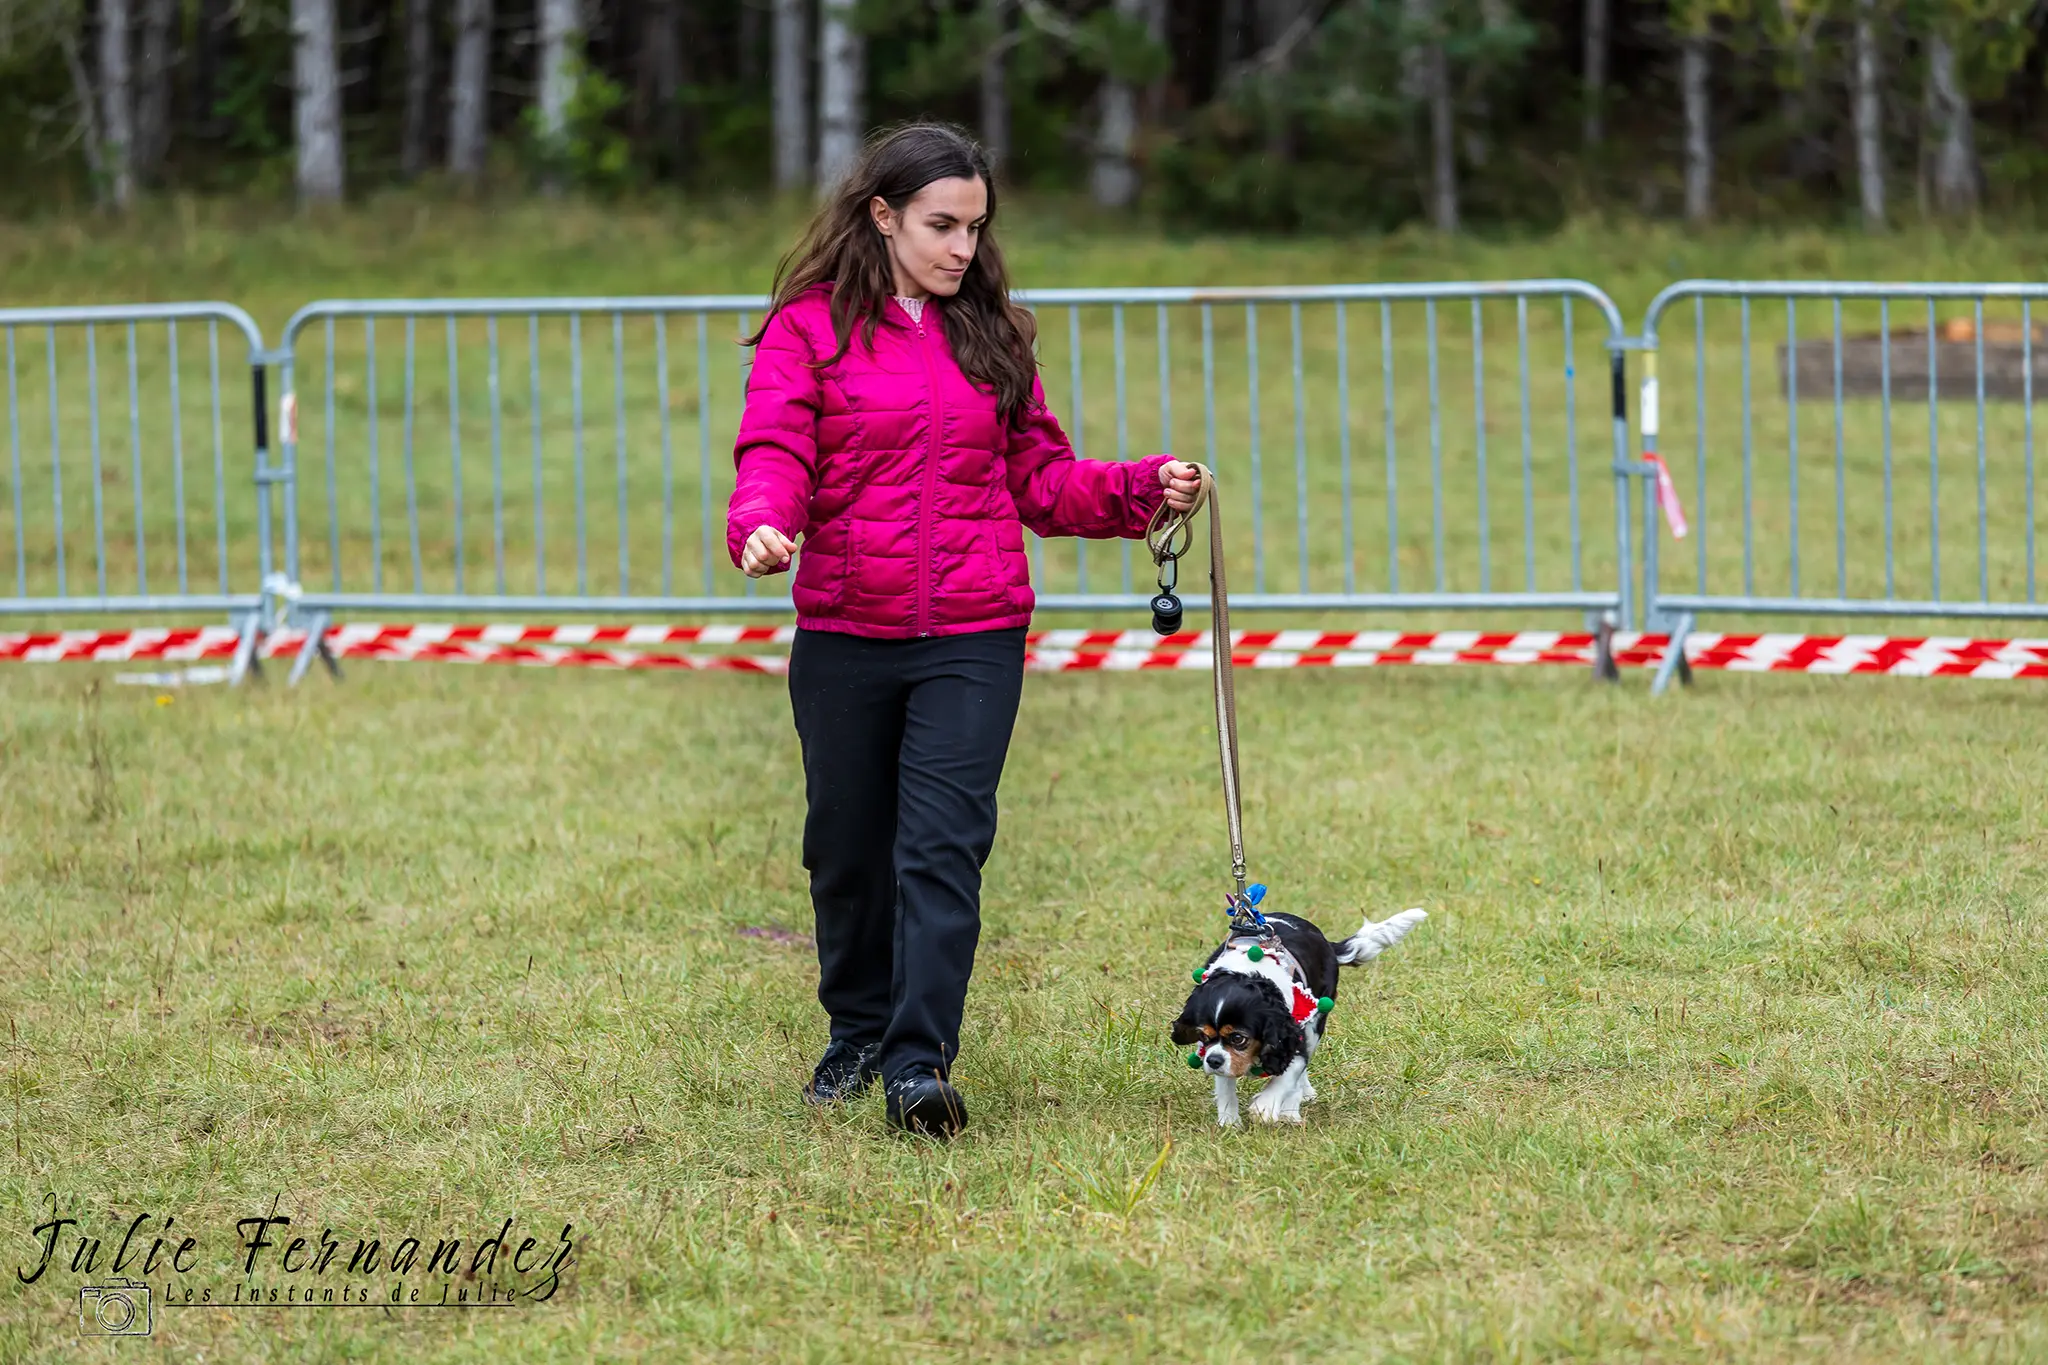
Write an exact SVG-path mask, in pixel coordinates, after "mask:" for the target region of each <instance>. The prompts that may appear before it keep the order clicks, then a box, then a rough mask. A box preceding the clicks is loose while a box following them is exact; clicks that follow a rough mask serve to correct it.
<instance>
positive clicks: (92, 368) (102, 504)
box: [85, 322, 107, 597]
mask: <svg viewBox="0 0 2048 1365" xmlns="http://www.w3.org/2000/svg"><path fill="white" fill-rule="evenodd" d="M95 333H96V329H95V328H94V327H93V325H92V324H91V323H89V322H88V323H87V324H86V325H85V395H86V414H87V417H88V420H89V428H90V436H91V441H92V559H93V570H94V576H95V578H96V580H97V581H98V583H99V590H100V596H102V597H105V596H106V595H107V522H106V500H105V498H104V497H103V496H102V495H101V491H100V490H101V489H102V488H103V487H104V486H105V483H106V480H105V478H104V476H103V475H102V474H101V473H100V358H99V340H98V337H97V336H96V334H95Z"/></svg>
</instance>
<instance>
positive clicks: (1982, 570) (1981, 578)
mask: <svg viewBox="0 0 2048 1365" xmlns="http://www.w3.org/2000/svg"><path fill="white" fill-rule="evenodd" d="M1975 321H1976V324H1977V600H1978V601H1980V602H1989V601H1990V600H1991V560H1990V554H1991V545H1990V541H1989V539H1988V537H1987V532H1986V529H1985V526H1986V521H1987V518H1988V516H1989V512H1988V510H1987V509H1986V507H1985V506H1984V300H1983V298H1982V297H1981V296H1980V297H1979V298H1978V299H1977V311H1976V318H1975Z"/></svg>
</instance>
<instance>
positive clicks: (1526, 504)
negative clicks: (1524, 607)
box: [1515, 294, 1536, 592]
mask: <svg viewBox="0 0 2048 1365" xmlns="http://www.w3.org/2000/svg"><path fill="white" fill-rule="evenodd" d="M1515 365H1516V369H1517V371H1518V372H1519V374H1520V382H1521V388H1522V556H1523V560H1524V566H1523V567H1524V573H1523V579H1522V581H1523V583H1524V585H1525V588H1524V591H1527V592H1534V591H1536V471H1535V467H1534V465H1535V451H1534V449H1533V448H1532V447H1531V444H1530V441H1531V438H1530V434H1529V296H1528V295H1527V294H1517V295H1515Z"/></svg>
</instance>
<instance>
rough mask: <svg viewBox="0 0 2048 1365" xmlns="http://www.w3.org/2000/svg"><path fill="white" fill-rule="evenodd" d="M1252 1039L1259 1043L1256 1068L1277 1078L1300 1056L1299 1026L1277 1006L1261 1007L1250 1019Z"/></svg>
mask: <svg viewBox="0 0 2048 1365" xmlns="http://www.w3.org/2000/svg"><path fill="white" fill-rule="evenodd" d="M1251 1032H1252V1036H1253V1037H1254V1038H1257V1039H1258V1040H1259V1066H1260V1067H1261V1068H1263V1069H1264V1070H1265V1072H1266V1074H1267V1075H1269V1076H1277V1075H1279V1074H1280V1073H1281V1072H1283V1071H1285V1070H1286V1069H1287V1067H1288V1064H1289V1063H1291V1062H1292V1061H1293V1060H1294V1059H1295V1058H1296V1057H1298V1056H1300V1055H1301V1025H1299V1024H1297V1023H1295V1022H1294V1016H1293V1015H1292V1014H1289V1013H1288V1012H1287V1011H1286V1010H1284V1009H1282V1008H1280V1007H1279V1006H1278V1005H1273V1004H1268V1005H1265V1006H1262V1007H1261V1008H1260V1010H1259V1012H1258V1013H1257V1014H1255V1015H1253V1016H1252V1030H1251Z"/></svg>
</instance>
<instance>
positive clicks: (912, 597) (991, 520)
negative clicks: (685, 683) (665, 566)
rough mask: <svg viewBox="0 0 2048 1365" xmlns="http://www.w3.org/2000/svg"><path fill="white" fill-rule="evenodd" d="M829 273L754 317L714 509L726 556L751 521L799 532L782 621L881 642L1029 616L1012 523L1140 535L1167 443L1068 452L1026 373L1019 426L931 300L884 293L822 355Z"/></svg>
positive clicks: (1052, 532) (1074, 532)
mask: <svg viewBox="0 0 2048 1365" xmlns="http://www.w3.org/2000/svg"><path fill="white" fill-rule="evenodd" d="M829 298H830V288H829V286H824V285H821V286H819V287H818V288H816V289H813V290H811V291H809V292H807V293H805V294H803V295H801V296H800V297H798V298H797V299H796V300H795V301H794V302H792V303H791V304H790V305H789V306H788V307H787V308H785V309H783V310H782V311H781V312H780V313H778V314H776V315H775V317H774V319H773V320H772V321H770V323H769V324H768V330H767V333H766V335H764V336H763V337H762V338H761V344H760V346H759V347H758V348H757V349H756V352H755V356H754V369H753V375H752V378H751V379H750V380H749V382H748V384H747V407H746V415H745V416H744V417H743V418H742V419H741V422H740V435H739V442H738V444H737V445H736V446H735V447H734V450H733V459H734V461H735V463H736V464H737V465H738V471H739V480H738V486H737V487H735V488H734V489H733V495H732V503H731V505H730V507H729V508H728V510H727V513H726V543H727V548H728V549H729V550H730V551H731V554H732V559H733V563H734V564H736V565H737V564H738V563H739V561H740V551H741V549H742V548H743V547H744V546H745V545H746V542H747V538H748V537H749V536H751V535H752V534H753V533H754V531H755V530H756V529H757V528H758V527H761V526H773V527H775V528H776V529H778V530H780V531H781V532H782V533H783V534H784V535H787V536H789V537H791V538H792V539H795V538H797V537H799V536H801V537H802V540H803V544H802V548H801V550H800V551H799V553H798V555H797V568H796V583H795V585H794V588H793V590H792V592H793V596H794V597H795V600H796V611H797V624H798V625H799V626H800V627H802V628H804V629H807V630H831V631H842V632H845V633H848V634H852V635H866V636H873V637H879V638H885V639H907V638H912V637H917V636H925V635H957V634H964V633H966V632H968V631H977V630H1001V629H1005V628H1008V627H1012V626H1022V625H1025V624H1028V623H1029V622H1030V620H1031V609H1032V605H1033V602H1034V598H1033V595H1032V592H1031V571H1030V563H1029V560H1028V559H1027V558H1026V557H1025V553H1024V527H1026V526H1028V527H1030V528H1031V529H1032V530H1033V531H1035V532H1037V533H1038V534H1039V535H1041V536H1059V535H1069V536H1087V537H1091V538H1096V539H1108V538H1112V537H1120V536H1129V537H1136V536H1142V535H1144V533H1145V524H1146V522H1147V521H1148V520H1149V519H1150V518H1151V516H1152V512H1153V510H1154V509H1155V508H1157V507H1158V506H1159V503H1160V501H1161V499H1162V498H1163V497H1164V496H1165V493H1164V490H1163V489H1162V488H1161V487H1160V485H1159V467H1160V466H1161V465H1162V464H1164V463H1166V462H1167V461H1168V460H1169V459H1171V458H1172V457H1171V456H1168V455H1155V456H1149V457H1147V458H1145V459H1142V460H1128V461H1101V460H1077V459H1075V458H1074V451H1073V447H1072V446H1071V445H1070V444H1068V441H1067V437H1066V434H1065V433H1064V432H1062V431H1061V430H1060V425H1059V423H1058V422H1057V421H1056V420H1055V419H1054V418H1053V415H1052V413H1051V412H1050V411H1048V410H1047V408H1046V406H1045V390H1044V388H1043V386H1042V385H1039V384H1038V383H1036V382H1035V381H1034V383H1033V385H1032V411H1031V413H1030V414H1029V416H1028V417H1027V418H1026V420H1025V423H1024V426H1023V428H1022V430H1011V429H1010V428H1009V427H1007V426H1006V425H1004V424H1003V423H1001V422H1000V421H999V420H998V419H997V417H996V400H995V395H994V394H992V393H987V392H983V391H982V390H980V389H978V388H976V387H975V385H974V384H973V383H972V382H971V381H970V380H969V379H968V378H967V376H966V375H964V374H962V373H961V372H960V367H959V366H958V365H957V364H955V363H954V360H953V352H952V348H951V347H950V346H949V345H947V343H946V332H945V305H944V303H943V302H942V301H940V300H936V299H934V300H932V301H930V302H928V303H926V304H925V307H924V318H923V321H922V322H921V323H920V322H913V321H912V320H911V317H910V315H909V314H908V313H907V312H905V311H904V310H903V308H902V306H901V305H900V304H896V303H893V302H892V303H891V304H890V305H889V309H888V314H887V316H886V318H885V320H884V322H883V324H882V325H881V326H880V327H879V328H878V329H877V330H876V332H875V341H874V349H873V350H869V349H868V347H867V346H866V345H865V344H863V342H862V340H861V332H860V329H859V328H858V327H856V328H855V331H854V341H853V346H852V348H851V349H850V350H848V351H847V353H846V354H845V355H844V356H842V357H841V358H840V359H839V360H838V361H837V362H835V363H834V364H831V365H828V366H826V367H825V368H823V369H813V368H812V367H811V362H814V361H817V360H820V359H823V358H824V357H826V356H829V355H831V354H832V353H833V351H835V350H837V349H838V346H837V343H836V341H835V340H834V337H833V333H832V317H831V312H830V308H829V304H828V300H829Z"/></svg>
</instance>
